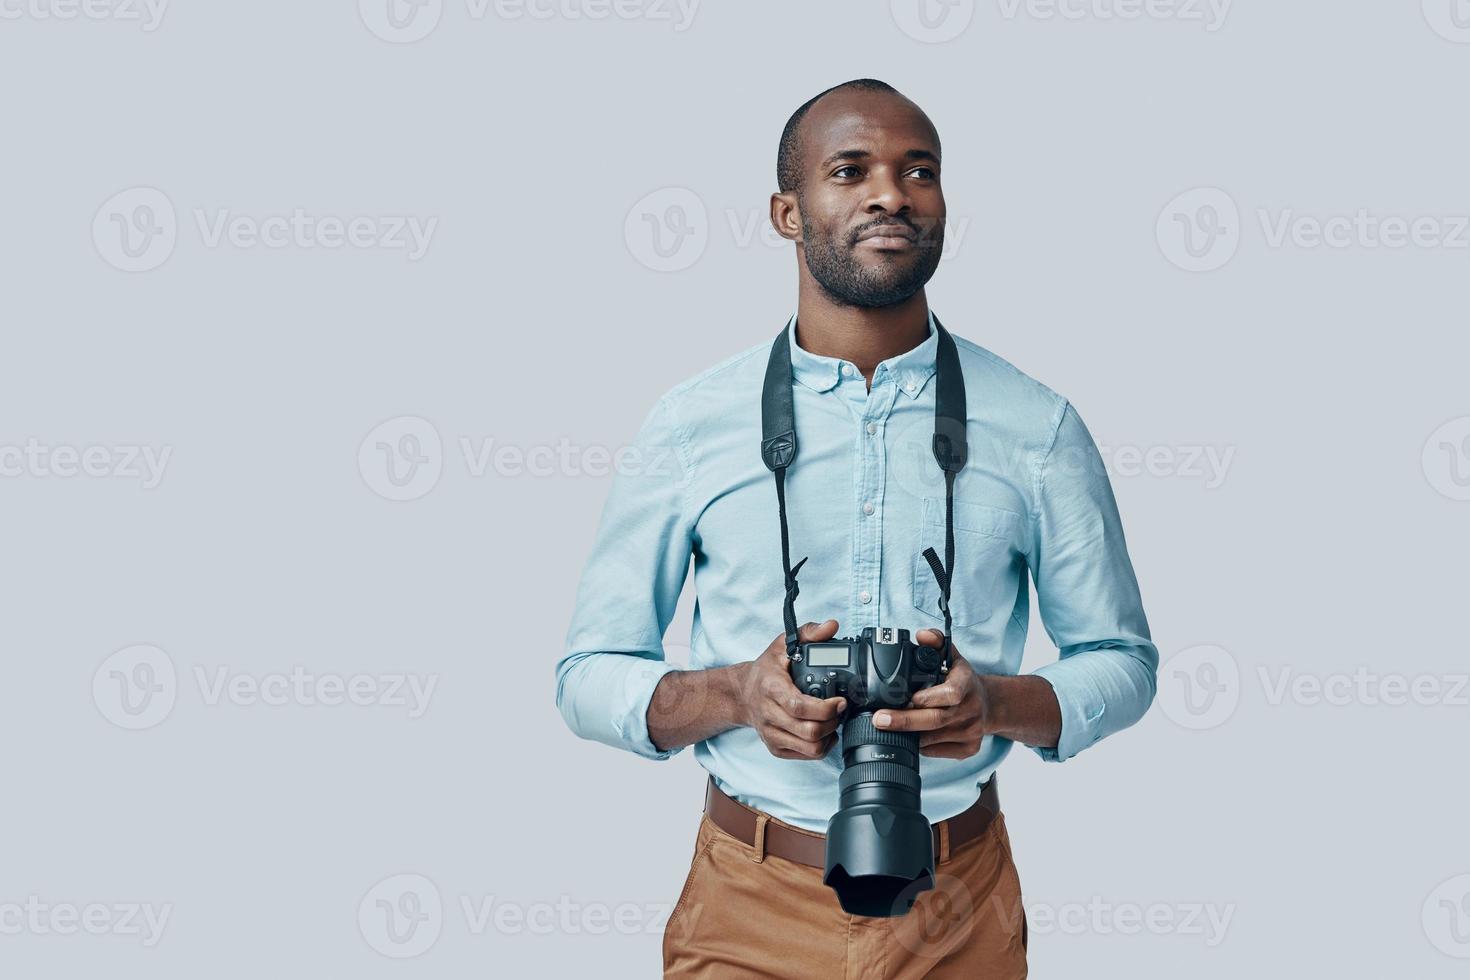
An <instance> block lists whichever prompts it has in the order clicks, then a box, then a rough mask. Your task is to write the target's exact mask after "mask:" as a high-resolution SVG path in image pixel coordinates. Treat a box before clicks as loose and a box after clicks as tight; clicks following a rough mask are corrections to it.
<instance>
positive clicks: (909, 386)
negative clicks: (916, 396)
mask: <svg viewBox="0 0 1470 980" xmlns="http://www.w3.org/2000/svg"><path fill="white" fill-rule="evenodd" d="M917 387H919V386H918V385H916V384H914V383H913V382H912V381H910V382H909V383H908V384H906V385H904V386H903V390H904V391H908V392H912V391H913V390H914V389H915V388H917Z"/></svg>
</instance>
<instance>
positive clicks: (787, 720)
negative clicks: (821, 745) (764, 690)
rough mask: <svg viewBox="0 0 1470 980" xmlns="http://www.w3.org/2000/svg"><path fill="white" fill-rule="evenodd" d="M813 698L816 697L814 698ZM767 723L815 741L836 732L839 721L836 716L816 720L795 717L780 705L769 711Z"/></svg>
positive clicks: (807, 740)
mask: <svg viewBox="0 0 1470 980" xmlns="http://www.w3.org/2000/svg"><path fill="white" fill-rule="evenodd" d="M812 700H816V699H815V698H813V699H812ZM766 723H767V724H770V725H774V726H776V727H777V728H780V729H782V730H783V731H787V732H790V733H791V734H792V735H795V736H796V737H797V738H799V739H801V740H803V741H806V742H815V741H818V740H819V739H823V738H826V737H827V736H828V735H831V734H832V733H833V732H835V731H836V730H837V726H838V724H839V721H838V719H837V718H836V717H833V718H826V719H821V720H815V721H812V720H807V719H803V718H795V717H792V716H791V715H789V714H787V713H786V712H784V711H782V710H781V709H780V707H779V706H778V707H776V708H775V709H773V710H772V711H770V712H768V713H767V715H766Z"/></svg>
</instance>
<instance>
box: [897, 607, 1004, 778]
mask: <svg viewBox="0 0 1470 980" xmlns="http://www.w3.org/2000/svg"><path fill="white" fill-rule="evenodd" d="M914 639H915V640H917V641H918V642H919V643H922V644H924V645H925V646H930V647H943V646H944V634H943V633H941V632H940V631H939V630H932V629H923V630H919V632H918V633H916V634H914ZM991 714H992V712H991V699H990V692H989V691H988V690H987V689H986V685H985V678H983V677H981V676H980V675H979V674H977V673H975V670H974V668H972V667H971V666H970V663H969V661H967V660H966V659H965V658H964V657H962V656H960V652H959V650H955V651H954V660H953V662H952V663H951V664H950V665H949V676H947V677H946V678H945V679H944V683H943V684H936V685H935V686H933V687H926V688H925V689H924V690H922V691H919V692H918V693H917V694H915V695H914V696H913V698H912V699H911V700H910V701H909V707H907V708H904V709H902V710H895V709H892V708H885V709H883V710H882V711H879V712H877V713H876V714H875V715H874V716H873V724H875V725H877V726H878V727H879V728H881V729H884V730H885V731H890V732H919V733H921V734H920V736H919V754H920V755H928V756H934V757H936V758H940V759H968V758H969V757H970V756H972V755H974V754H975V753H976V752H979V751H980V741H981V739H983V738H984V737H985V736H986V735H989V734H990V733H991V729H990V727H989V724H988V723H989V721H990V719H991Z"/></svg>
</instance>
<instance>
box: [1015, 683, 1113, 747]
mask: <svg viewBox="0 0 1470 980" xmlns="http://www.w3.org/2000/svg"><path fill="white" fill-rule="evenodd" d="M1032 673H1034V674H1035V675H1036V676H1038V677H1044V678H1046V681H1047V683H1048V684H1050V685H1051V686H1052V690H1053V691H1055V692H1056V696H1057V704H1058V705H1059V706H1060V707H1061V709H1062V734H1061V737H1060V738H1058V739H1057V745H1056V748H1043V747H1041V746H1036V745H1033V746H1031V748H1032V749H1033V750H1035V752H1036V754H1037V755H1039V756H1041V758H1042V759H1043V760H1045V761H1047V762H1066V761H1067V760H1068V759H1070V758H1072V756H1074V755H1076V754H1077V753H1078V752H1081V751H1082V750H1083V749H1085V748H1087V747H1088V746H1089V745H1092V744H1093V743H1094V742H1096V741H1098V740H1099V739H1101V738H1102V737H1103V726H1102V720H1103V711H1104V710H1105V709H1106V707H1107V705H1106V704H1105V703H1104V702H1103V698H1102V695H1101V693H1100V692H1099V691H1098V689H1097V686H1096V685H1094V684H1093V683H1092V679H1091V677H1090V673H1091V665H1090V664H1088V663H1086V662H1085V661H1080V660H1070V659H1068V660H1057V661H1055V662H1053V663H1049V664H1043V665H1042V666H1040V667H1038V668H1037V669H1036V670H1035V671H1033V672H1032Z"/></svg>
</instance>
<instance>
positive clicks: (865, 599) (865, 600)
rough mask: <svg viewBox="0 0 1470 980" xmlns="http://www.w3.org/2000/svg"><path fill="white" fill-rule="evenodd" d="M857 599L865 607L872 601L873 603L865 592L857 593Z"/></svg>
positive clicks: (871, 598)
mask: <svg viewBox="0 0 1470 980" xmlns="http://www.w3.org/2000/svg"><path fill="white" fill-rule="evenodd" d="M858 598H859V599H860V600H862V603H863V605H865V606H866V605H867V604H868V603H870V602H872V601H873V597H872V596H871V595H869V594H868V593H866V592H859V593H858Z"/></svg>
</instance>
